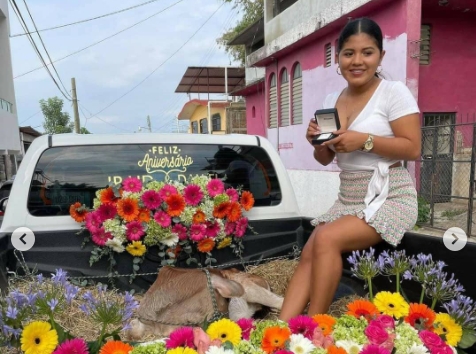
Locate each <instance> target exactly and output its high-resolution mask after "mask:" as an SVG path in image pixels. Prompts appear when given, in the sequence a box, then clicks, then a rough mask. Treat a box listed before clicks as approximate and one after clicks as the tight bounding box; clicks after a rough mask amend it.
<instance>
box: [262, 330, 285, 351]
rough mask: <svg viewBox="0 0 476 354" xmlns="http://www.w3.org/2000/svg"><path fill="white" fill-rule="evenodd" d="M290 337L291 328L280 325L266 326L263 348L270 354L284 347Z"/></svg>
mask: <svg viewBox="0 0 476 354" xmlns="http://www.w3.org/2000/svg"><path fill="white" fill-rule="evenodd" d="M289 337H291V331H290V330H289V328H281V327H279V326H274V327H269V328H266V329H265V331H264V333H263V341H262V342H261V349H263V350H264V351H265V352H266V353H268V354H269V353H273V352H274V351H276V350H279V349H283V348H284V345H285V344H286V341H287V340H288V339H289Z"/></svg>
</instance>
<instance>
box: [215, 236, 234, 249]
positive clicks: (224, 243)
mask: <svg viewBox="0 0 476 354" xmlns="http://www.w3.org/2000/svg"><path fill="white" fill-rule="evenodd" d="M229 245H231V237H225V238H224V239H223V240H221V241H220V243H219V244H218V246H217V249H222V248H225V247H228V246H229Z"/></svg>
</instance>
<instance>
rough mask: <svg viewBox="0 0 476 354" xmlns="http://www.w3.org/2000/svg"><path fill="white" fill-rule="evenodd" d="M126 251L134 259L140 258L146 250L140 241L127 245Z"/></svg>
mask: <svg viewBox="0 0 476 354" xmlns="http://www.w3.org/2000/svg"><path fill="white" fill-rule="evenodd" d="M126 250H127V252H129V253H130V254H131V255H133V256H134V257H140V256H142V255H143V254H144V253H145V251H146V250H147V248H146V247H145V246H144V245H143V244H142V241H132V242H131V243H129V244H128V245H127V247H126Z"/></svg>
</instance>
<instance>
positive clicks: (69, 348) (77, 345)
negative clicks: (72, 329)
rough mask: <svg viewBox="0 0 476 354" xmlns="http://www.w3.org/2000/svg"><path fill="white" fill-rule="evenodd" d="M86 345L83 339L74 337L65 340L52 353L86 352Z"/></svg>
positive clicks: (82, 353) (77, 353)
mask: <svg viewBox="0 0 476 354" xmlns="http://www.w3.org/2000/svg"><path fill="white" fill-rule="evenodd" d="M88 353H89V351H88V346H87V344H86V342H85V341H84V339H81V338H74V339H70V340H66V341H64V342H63V343H61V345H60V346H59V347H58V348H56V350H55V351H54V352H53V354H88Z"/></svg>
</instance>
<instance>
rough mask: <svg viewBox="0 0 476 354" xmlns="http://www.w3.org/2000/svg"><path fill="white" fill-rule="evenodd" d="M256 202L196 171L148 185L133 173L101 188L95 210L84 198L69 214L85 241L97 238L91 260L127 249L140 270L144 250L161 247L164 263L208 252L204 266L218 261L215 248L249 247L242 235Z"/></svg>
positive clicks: (237, 249)
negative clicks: (182, 179)
mask: <svg viewBox="0 0 476 354" xmlns="http://www.w3.org/2000/svg"><path fill="white" fill-rule="evenodd" d="M253 205H254V198H253V195H252V193H251V192H249V191H243V190H241V189H235V188H226V187H225V185H224V183H223V182H222V181H221V180H220V179H215V178H211V177H208V176H198V175H197V176H191V177H190V178H189V180H188V181H186V182H185V183H181V182H178V181H170V182H168V183H165V182H157V181H152V182H149V183H148V184H147V185H145V186H144V185H143V184H142V182H141V181H140V180H139V179H138V178H134V177H129V178H126V179H125V180H124V182H123V183H122V185H121V186H120V187H108V188H105V189H101V190H98V191H97V192H96V198H95V199H94V204H93V209H92V210H88V209H87V208H86V207H85V206H84V205H81V204H80V203H79V202H77V203H74V204H73V205H71V207H70V215H71V216H72V217H73V218H74V219H75V220H76V221H77V222H80V223H82V224H83V225H84V228H85V229H87V230H88V231H89V235H88V236H86V239H85V243H83V244H86V243H88V242H90V241H91V242H92V243H93V244H94V248H93V250H92V252H91V258H90V264H91V265H92V264H93V263H95V262H96V261H98V260H99V259H101V258H102V257H104V256H109V259H110V265H111V267H112V266H114V265H115V260H114V254H117V253H122V252H124V251H125V252H128V253H129V254H130V255H131V256H133V270H134V271H135V272H137V271H138V270H139V267H140V263H141V262H142V261H143V257H144V254H145V253H146V252H147V251H148V249H149V248H150V247H153V246H157V247H158V256H159V257H160V258H161V259H162V261H161V263H162V265H172V264H175V263H176V261H177V259H178V258H179V256H181V255H185V256H186V263H187V264H191V263H199V261H198V260H197V258H195V257H194V255H196V254H204V255H205V261H204V263H205V265H211V264H212V263H215V262H216V259H215V258H213V257H212V251H213V250H215V249H216V250H220V249H223V248H226V247H230V248H232V250H233V251H234V253H235V255H236V256H241V253H242V251H243V249H244V247H243V244H242V238H243V236H244V235H245V232H246V230H247V229H251V228H250V227H249V225H248V218H247V217H246V216H244V214H245V212H247V211H249V210H250V209H251V208H252V207H253Z"/></svg>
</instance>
